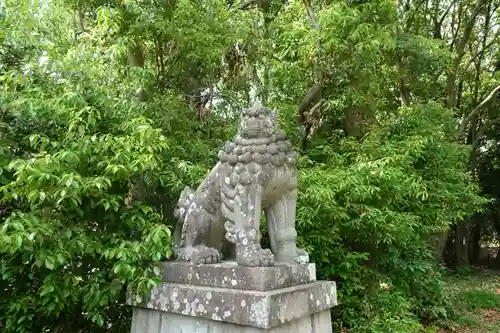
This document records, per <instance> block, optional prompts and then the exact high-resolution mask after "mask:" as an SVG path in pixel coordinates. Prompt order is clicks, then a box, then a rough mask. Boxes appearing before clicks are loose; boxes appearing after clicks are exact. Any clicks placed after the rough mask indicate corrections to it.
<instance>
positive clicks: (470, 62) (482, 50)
mask: <svg viewBox="0 0 500 333" xmlns="http://www.w3.org/2000/svg"><path fill="white" fill-rule="evenodd" d="M499 36H500V31H497V33H496V34H495V36H493V39H492V40H491V41H490V42H489V43H488V44H486V45H485V46H484V47H483V48H482V49H481V50H480V51H479V52H477V53H476V54H474V56H473V57H472V58H471V59H470V60H469V62H468V63H467V65H466V66H465V68H466V69H468V68H469V66H470V65H472V63H473V62H474V61H475V60H476V59H477V58H478V57H480V56H482V55H483V54H484V53H485V52H486V50H488V49H489V48H490V47H491V46H492V45H494V44H497V43H498V41H497V40H496V39H497V38H498V37H499ZM495 42H496V43H495Z"/></svg>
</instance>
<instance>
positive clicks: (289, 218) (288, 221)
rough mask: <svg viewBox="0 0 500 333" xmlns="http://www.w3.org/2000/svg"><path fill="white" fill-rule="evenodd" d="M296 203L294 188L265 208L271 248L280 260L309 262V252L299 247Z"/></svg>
mask: <svg viewBox="0 0 500 333" xmlns="http://www.w3.org/2000/svg"><path fill="white" fill-rule="evenodd" d="M296 205H297V190H296V189H294V190H291V191H289V192H287V193H285V194H284V195H283V196H282V197H281V198H280V199H279V200H277V201H276V202H274V203H273V204H272V205H270V206H268V207H266V209H265V214H266V219H267V224H268V230H269V238H270V242H271V248H272V250H273V252H274V254H275V255H276V261H278V262H282V263H289V264H302V263H308V262H309V255H308V253H307V252H306V251H305V250H303V249H299V248H297V243H296V242H297V231H296V230H295V209H296Z"/></svg>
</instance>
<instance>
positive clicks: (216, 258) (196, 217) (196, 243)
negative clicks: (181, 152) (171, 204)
mask: <svg viewBox="0 0 500 333" xmlns="http://www.w3.org/2000/svg"><path fill="white" fill-rule="evenodd" d="M174 214H175V216H176V217H177V219H178V224H177V227H176V231H175V234H174V242H173V245H174V253H175V256H176V258H177V261H183V262H190V263H193V264H195V265H200V264H212V263H218V262H220V260H221V255H220V252H219V251H218V250H217V249H215V248H212V247H208V246H206V244H205V240H206V239H208V233H209V232H210V227H211V223H212V219H211V216H210V214H209V213H208V212H207V211H206V210H205V209H204V208H203V206H202V205H201V204H200V203H199V202H197V200H196V195H195V193H194V191H193V190H192V189H191V188H189V187H186V188H185V189H184V191H183V192H182V194H181V198H180V199H179V203H178V209H176V211H175V213H174Z"/></svg>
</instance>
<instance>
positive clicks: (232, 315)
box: [129, 281, 337, 333]
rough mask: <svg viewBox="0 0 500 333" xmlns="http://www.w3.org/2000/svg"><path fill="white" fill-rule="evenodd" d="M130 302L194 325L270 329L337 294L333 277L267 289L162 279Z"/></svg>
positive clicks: (326, 305)
mask: <svg viewBox="0 0 500 333" xmlns="http://www.w3.org/2000/svg"><path fill="white" fill-rule="evenodd" d="M129 304H132V305H134V306H136V307H139V308H145V309H149V310H150V311H151V310H155V311H160V312H166V313H168V314H173V315H182V316H184V317H188V318H190V321H189V322H190V323H191V325H193V324H194V323H196V322H197V321H198V320H199V319H202V320H210V321H212V322H223V323H231V324H237V325H242V326H247V327H253V328H259V329H270V328H273V327H276V326H281V325H286V324H288V323H290V322H294V321H297V320H300V319H302V318H311V316H312V315H314V314H317V313H321V312H323V311H326V310H329V309H330V308H332V307H333V306H335V305H336V304H337V294H336V286H335V282H330V281H320V282H313V283H308V284H304V285H299V286H294V287H289V288H283V289H279V290H272V291H264V292H261V291H248V290H239V289H227V288H214V287H206V286H192V285H185V284H173V283H163V284H161V285H159V286H157V287H156V288H154V289H153V290H152V291H151V296H150V298H149V299H148V300H147V301H146V302H144V303H143V304H137V303H135V302H134V300H129ZM135 324H137V321H136V323H135ZM133 325H134V324H133ZM325 329H326V328H325ZM330 330H331V328H330ZM138 332H144V331H138ZM155 332H158V331H155ZM161 332H162V333H163V332H165V333H167V332H168V333H170V332H171V331H161ZM182 332H183V333H184V332H186V333H187V332H196V331H194V330H193V331H190V330H187V331H182ZM228 332H229V331H228ZM236 332H241V330H236ZM310 332H311V331H309V332H307V331H303V332H301V333H310ZM313 332H315V331H313ZM323 332H326V330H325V331H321V333H323ZM297 333H298V332H297Z"/></svg>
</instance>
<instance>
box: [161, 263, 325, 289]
mask: <svg viewBox="0 0 500 333" xmlns="http://www.w3.org/2000/svg"><path fill="white" fill-rule="evenodd" d="M161 265H162V266H163V267H162V268H163V269H162V272H163V273H162V280H163V281H164V282H172V283H181V284H190V285H197V286H210V287H219V288H229V289H243V290H257V291H268V290H276V289H281V288H286V287H292V286H297V285H301V284H307V283H311V282H315V281H316V266H315V265H314V264H301V265H288V264H276V266H273V267H243V266H238V264H237V263H236V262H234V261H224V262H222V263H220V264H214V265H192V264H190V263H182V262H175V261H174V262H163V263H161Z"/></svg>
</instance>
